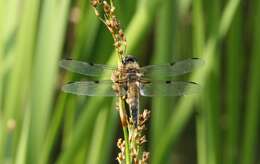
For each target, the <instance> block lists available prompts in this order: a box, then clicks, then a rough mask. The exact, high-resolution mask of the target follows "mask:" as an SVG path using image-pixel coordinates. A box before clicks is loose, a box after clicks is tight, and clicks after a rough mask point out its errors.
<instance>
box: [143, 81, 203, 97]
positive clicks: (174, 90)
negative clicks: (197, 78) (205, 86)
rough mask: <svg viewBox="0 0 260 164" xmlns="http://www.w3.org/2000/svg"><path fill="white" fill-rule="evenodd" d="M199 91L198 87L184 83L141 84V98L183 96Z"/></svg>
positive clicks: (160, 82)
mask: <svg viewBox="0 0 260 164" xmlns="http://www.w3.org/2000/svg"><path fill="white" fill-rule="evenodd" d="M199 91H200V86H199V84H197V83H194V82H185V81H154V82H150V83H146V84H141V87H140V93H141V95H142V96H148V97H150V96H184V95H189V94H195V93H198V92H199Z"/></svg>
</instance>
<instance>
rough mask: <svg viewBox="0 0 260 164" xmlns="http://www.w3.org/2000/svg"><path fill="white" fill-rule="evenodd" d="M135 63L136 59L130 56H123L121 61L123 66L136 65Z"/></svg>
mask: <svg viewBox="0 0 260 164" xmlns="http://www.w3.org/2000/svg"><path fill="white" fill-rule="evenodd" d="M136 62H137V59H136V58H135V57H134V56H131V55H127V56H124V58H123V60H122V63H123V64H130V63H136Z"/></svg>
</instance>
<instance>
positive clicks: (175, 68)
mask: <svg viewBox="0 0 260 164" xmlns="http://www.w3.org/2000/svg"><path fill="white" fill-rule="evenodd" d="M203 63H204V61H203V60H202V59H198V58H191V59H186V60H182V61H178V62H176V63H170V64H165V65H148V66H145V67H142V68H141V72H142V73H143V74H144V77H145V78H156V76H159V77H162V76H166V77H171V76H178V75H183V74H186V73H189V72H191V71H193V70H194V69H196V68H198V67H199V66H201V65H203Z"/></svg>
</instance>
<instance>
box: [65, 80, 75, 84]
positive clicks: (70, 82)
mask: <svg viewBox="0 0 260 164" xmlns="http://www.w3.org/2000/svg"><path fill="white" fill-rule="evenodd" d="M72 83H75V81H69V82H67V83H66V84H72Z"/></svg>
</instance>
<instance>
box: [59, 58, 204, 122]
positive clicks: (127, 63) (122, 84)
mask: <svg viewBox="0 0 260 164" xmlns="http://www.w3.org/2000/svg"><path fill="white" fill-rule="evenodd" d="M202 64H203V60H201V59H198V58H191V59H186V60H183V61H178V62H176V63H170V64H165V65H148V66H144V67H140V66H139V64H138V63H137V60H136V58H135V57H133V56H130V55H128V56H125V57H124V58H123V60H122V64H121V65H119V66H118V67H116V66H108V65H102V64H92V63H85V62H82V61H76V60H62V61H61V62H60V66H61V67H63V68H65V69H67V70H69V71H72V72H75V73H79V74H83V75H87V76H95V77H98V76H103V75H104V74H106V75H109V76H110V77H111V80H99V81H79V82H74V83H69V84H65V85H64V86H63V88H62V90H63V91H64V92H67V93H73V94H76V95H86V96H122V97H124V98H125V99H126V102H127V104H128V105H129V109H130V115H131V117H132V118H133V120H134V124H135V126H137V124H138V114H139V96H140V95H141V96H148V97H151V96H182V95H187V94H193V93H196V92H197V91H198V90H199V85H198V84H197V83H194V82H185V81H174V80H155V79H156V78H153V77H156V76H158V77H165V78H166V79H167V78H168V79H171V77H173V76H178V75H183V74H186V73H189V72H191V71H192V70H193V69H194V68H197V67H199V66H201V65H202Z"/></svg>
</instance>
